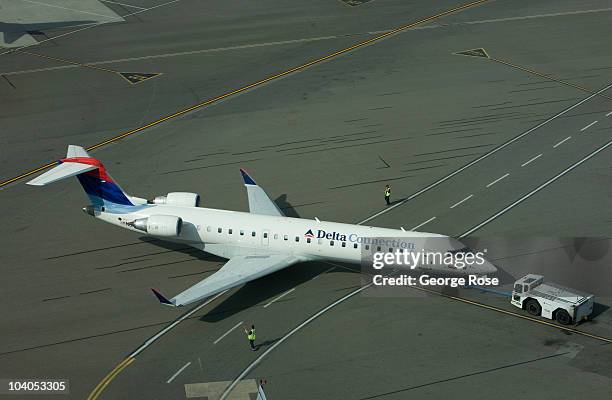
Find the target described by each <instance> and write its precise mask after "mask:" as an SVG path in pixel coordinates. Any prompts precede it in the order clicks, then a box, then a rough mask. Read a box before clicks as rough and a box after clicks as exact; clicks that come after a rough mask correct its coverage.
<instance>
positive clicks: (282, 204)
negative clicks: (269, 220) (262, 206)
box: [274, 194, 301, 218]
mask: <svg viewBox="0 0 612 400" xmlns="http://www.w3.org/2000/svg"><path fill="white" fill-rule="evenodd" d="M274 203H276V205H277V206H278V208H280V209H281V211H282V212H283V214H285V215H286V216H287V217H292V218H301V217H300V214H298V212H297V211H296V209H295V208H294V207H293V205H292V204H291V203H290V202H289V201H288V200H287V195H286V194H281V195H280V196H278V197H277V198H276V199H275V200H274Z"/></svg>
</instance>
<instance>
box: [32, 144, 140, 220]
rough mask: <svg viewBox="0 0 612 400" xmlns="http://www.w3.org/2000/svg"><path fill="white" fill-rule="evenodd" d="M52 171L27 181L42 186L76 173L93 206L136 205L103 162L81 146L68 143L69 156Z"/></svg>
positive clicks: (60, 161)
mask: <svg viewBox="0 0 612 400" xmlns="http://www.w3.org/2000/svg"><path fill="white" fill-rule="evenodd" d="M57 163H58V165H57V166H55V167H54V168H53V169H51V170H50V171H47V172H45V173H44V174H42V175H41V176H39V177H37V178H35V179H33V180H31V181H30V182H28V184H29V185H35V186H42V185H47V184H49V183H52V182H56V181H58V180H60V179H65V178H68V177H71V176H76V177H77V179H78V180H79V182H80V183H81V186H83V189H84V190H85V193H87V196H89V198H90V199H91V202H92V204H93V205H94V206H98V207H105V208H112V207H114V206H134V203H132V201H131V200H130V197H129V196H128V195H127V194H126V193H125V192H124V191H123V190H122V189H121V188H120V187H119V185H117V183H115V181H114V180H113V178H111V177H110V175H109V174H108V173H107V172H106V168H105V167H104V165H103V164H102V163H101V162H100V160H97V159H95V158H93V157H90V156H89V154H88V153H87V152H86V151H85V149H83V148H82V147H80V146H73V145H71V146H69V147H68V154H67V155H66V158H64V159H61V160H59V161H58V162H57Z"/></svg>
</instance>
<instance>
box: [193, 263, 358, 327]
mask: <svg viewBox="0 0 612 400" xmlns="http://www.w3.org/2000/svg"><path fill="white" fill-rule="evenodd" d="M329 268H330V265H329V264H326V263H322V262H313V261H309V262H304V263H298V264H295V265H292V266H291V267H288V268H285V269H283V270H280V271H277V272H275V273H273V274H270V275H266V276H264V277H262V278H259V279H256V280H254V281H251V282H248V283H246V284H245V285H244V286H242V287H241V288H240V289H238V290H237V291H236V292H234V293H232V294H231V295H230V296H229V297H227V298H226V299H225V300H223V302H222V303H220V304H219V305H217V306H216V307H215V308H213V309H212V310H210V311H209V312H208V313H206V314H205V315H203V316H202V317H201V318H200V320H201V321H206V322H218V321H222V320H224V319H226V318H229V317H231V316H232V315H234V314H236V313H238V312H240V311H242V310H246V309H248V308H251V307H253V306H256V305H258V304H262V303H263V304H265V303H266V302H267V301H269V300H271V299H273V298H274V297H276V296H278V295H280V294H281V293H284V292H286V291H287V290H289V289H291V288H294V287H296V286H298V285H300V284H302V283H304V282H307V281H309V280H310V279H312V278H314V277H315V276H316V275H319V274H321V273H322V272H324V271H326V270H328V269H329ZM357 272H358V271H357Z"/></svg>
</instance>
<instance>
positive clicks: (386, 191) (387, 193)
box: [385, 188, 391, 196]
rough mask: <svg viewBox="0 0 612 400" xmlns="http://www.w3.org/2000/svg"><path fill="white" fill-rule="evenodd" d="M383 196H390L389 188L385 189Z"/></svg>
mask: <svg viewBox="0 0 612 400" xmlns="http://www.w3.org/2000/svg"><path fill="white" fill-rule="evenodd" d="M385 196H391V188H387V189H385Z"/></svg>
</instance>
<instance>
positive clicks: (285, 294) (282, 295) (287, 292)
mask: <svg viewBox="0 0 612 400" xmlns="http://www.w3.org/2000/svg"><path fill="white" fill-rule="evenodd" d="M294 290H295V288H293V289H289V290H287V291H286V292H285V293H283V294H281V295H280V296H278V297H277V298H275V299H274V300H272V301H271V302H269V303H268V304H266V305H265V306H263V308H268V306H269V305H270V304H272V303H274V302H275V301H277V300H280V299H282V298H283V297H285V296H287V295H288V294H289V293H291V292H293V291H294Z"/></svg>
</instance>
